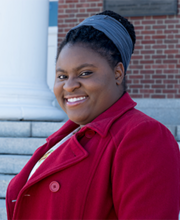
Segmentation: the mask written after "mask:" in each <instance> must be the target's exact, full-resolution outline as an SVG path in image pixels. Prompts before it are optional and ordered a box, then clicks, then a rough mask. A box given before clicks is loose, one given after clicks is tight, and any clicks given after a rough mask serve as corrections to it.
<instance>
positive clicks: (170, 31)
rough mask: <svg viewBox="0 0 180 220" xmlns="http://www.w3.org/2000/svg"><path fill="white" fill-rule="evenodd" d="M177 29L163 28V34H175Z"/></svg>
mask: <svg viewBox="0 0 180 220" xmlns="http://www.w3.org/2000/svg"><path fill="white" fill-rule="evenodd" d="M178 32H179V31H178V30H165V31H164V33H165V34H177V33H178Z"/></svg>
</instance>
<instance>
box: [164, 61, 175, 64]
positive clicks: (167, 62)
mask: <svg viewBox="0 0 180 220" xmlns="http://www.w3.org/2000/svg"><path fill="white" fill-rule="evenodd" d="M163 63H166V64H169V63H177V60H163Z"/></svg>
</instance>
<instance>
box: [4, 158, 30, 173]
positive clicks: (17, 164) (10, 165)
mask: <svg viewBox="0 0 180 220" xmlns="http://www.w3.org/2000/svg"><path fill="white" fill-rule="evenodd" d="M30 158H31V156H19V155H0V174H18V173H19V172H20V171H21V170H22V168H23V167H24V165H25V164H26V163H27V162H28V160H29V159H30Z"/></svg>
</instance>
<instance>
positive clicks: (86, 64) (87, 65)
mask: <svg viewBox="0 0 180 220" xmlns="http://www.w3.org/2000/svg"><path fill="white" fill-rule="evenodd" d="M84 67H96V66H95V65H94V64H90V63H84V64H82V65H80V66H78V67H76V68H74V70H76V71H78V70H80V69H82V68H84Z"/></svg>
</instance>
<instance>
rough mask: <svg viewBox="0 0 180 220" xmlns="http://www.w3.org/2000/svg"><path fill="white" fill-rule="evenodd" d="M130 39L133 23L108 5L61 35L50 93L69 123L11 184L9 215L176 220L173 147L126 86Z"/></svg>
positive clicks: (178, 182) (179, 157)
mask: <svg viewBox="0 0 180 220" xmlns="http://www.w3.org/2000/svg"><path fill="white" fill-rule="evenodd" d="M134 44H135V32H134V27H133V25H132V24H130V23H129V22H128V20H127V19H125V18H123V17H122V16H120V15H118V14H116V13H114V12H112V11H105V12H102V13H100V14H98V15H95V16H92V17H90V18H87V19H85V20H84V21H83V22H82V23H80V24H79V25H78V26H76V27H74V28H73V29H71V30H70V31H69V33H68V34H67V35H66V37H65V39H64V41H63V42H62V43H61V45H60V47H59V49H58V53H57V63H56V78H55V83H54V93H55V95H56V98H57V100H58V102H59V104H60V106H61V107H62V109H63V110H64V111H65V112H66V113H67V115H68V117H69V121H67V122H66V123H65V125H64V126H63V127H62V128H61V129H59V130H58V131H57V132H55V133H54V134H53V135H51V136H50V137H49V138H48V139H47V143H46V144H45V145H43V146H42V147H40V148H39V149H37V151H36V152H35V153H34V155H33V156H32V158H31V159H30V161H29V162H28V163H27V164H26V166H25V167H24V168H23V170H22V171H21V172H20V173H19V174H18V175H17V176H16V177H15V178H14V179H13V180H12V181H11V182H10V184H9V186H8V190H7V196H6V203H7V213H8V219H9V220H10V219H18V220H20V219H21V220H23V219H24V220H25V219H26V220H27V219H29V220H30V219H31V220H32V219H33V220H35V219H36V220H39V219H43V220H44V219H48V220H50V219H51V220H57V219H101V220H102V219H123V220H125V219H128V220H129V219H136V220H140V219H141V220H142V219H151V220H152V219H154V220H157V219H158V220H160V219H164V220H165V219H166V220H167V219H176V220H177V219H178V213H179V204H180V153H179V148H178V145H177V143H176V141H175V139H174V137H173V136H172V135H171V133H170V132H169V130H168V129H167V128H166V127H165V126H163V125H162V124H160V123H159V122H158V121H156V120H154V119H152V118H150V117H148V116H147V115H145V114H143V113H142V112H140V111H138V110H136V109H135V108H134V107H135V105H136V103H135V102H134V101H133V100H132V99H131V98H130V96H129V94H128V93H127V92H126V81H125V74H126V70H127V67H128V64H129V62H130V59H131V55H132V53H133V50H134ZM14 201H15V202H14Z"/></svg>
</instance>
